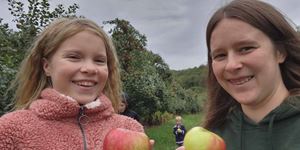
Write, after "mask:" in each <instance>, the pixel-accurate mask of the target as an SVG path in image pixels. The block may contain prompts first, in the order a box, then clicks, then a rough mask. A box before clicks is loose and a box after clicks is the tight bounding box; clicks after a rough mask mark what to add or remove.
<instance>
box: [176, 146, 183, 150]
mask: <svg viewBox="0 0 300 150" xmlns="http://www.w3.org/2000/svg"><path fill="white" fill-rule="evenodd" d="M176 150H184V146H180V147H178V148H177V149H176Z"/></svg>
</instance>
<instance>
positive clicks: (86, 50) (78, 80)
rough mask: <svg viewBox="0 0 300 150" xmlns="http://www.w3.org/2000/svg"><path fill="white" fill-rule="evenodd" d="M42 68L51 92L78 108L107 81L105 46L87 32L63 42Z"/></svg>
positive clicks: (100, 89) (96, 95)
mask: <svg viewBox="0 0 300 150" xmlns="http://www.w3.org/2000/svg"><path fill="white" fill-rule="evenodd" d="M43 66H44V71H45V73H46V75H47V76H49V77H50V78H51V81H52V86H53V88H54V89H55V90H57V91H58V92H60V93H62V94H64V95H67V96H70V97H72V98H74V99H75V100H76V101H78V103H79V104H86V103H89V102H92V101H93V100H95V99H96V98H97V97H98V96H99V94H100V93H101V92H102V91H103V89H104V87H105V84H106V81H107V78H108V66H107V56H106V48H105V44H104V42H103V40H102V39H101V38H100V37H99V36H97V35H96V34H94V33H92V32H90V31H82V32H79V33H77V34H75V35H74V36H72V37H70V38H68V39H67V40H65V41H64V42H63V43H62V44H61V45H60V46H59V47H58V49H57V50H56V52H55V53H54V54H53V56H52V57H51V58H50V59H48V60H44V64H43Z"/></svg>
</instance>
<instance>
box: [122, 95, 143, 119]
mask: <svg viewBox="0 0 300 150" xmlns="http://www.w3.org/2000/svg"><path fill="white" fill-rule="evenodd" d="M128 100H129V96H128V94H127V93H122V95H121V103H120V105H119V113H120V114H121V115H124V116H128V117H131V118H133V119H135V120H137V121H138V122H140V116H139V115H138V114H137V113H136V112H135V111H133V110H130V109H129V108H128Z"/></svg>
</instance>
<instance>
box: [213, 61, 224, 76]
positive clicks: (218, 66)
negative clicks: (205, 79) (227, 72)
mask: <svg viewBox="0 0 300 150" xmlns="http://www.w3.org/2000/svg"><path fill="white" fill-rule="evenodd" d="M211 67H212V71H213V73H214V75H215V77H216V78H217V79H218V78H220V77H221V73H222V65H221V64H220V63H215V62H213V63H212V66H211Z"/></svg>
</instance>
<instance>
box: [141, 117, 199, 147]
mask: <svg viewBox="0 0 300 150" xmlns="http://www.w3.org/2000/svg"><path fill="white" fill-rule="evenodd" d="M182 117H183V124H184V126H185V127H186V130H187V131H188V130H189V129H191V128H192V127H194V126H198V125H200V122H201V117H202V116H201V114H192V115H183V116H182ZM174 125H175V119H173V120H170V121H168V122H166V123H165V124H162V125H160V126H152V127H148V128H146V133H147V135H148V136H149V137H150V138H151V139H154V140H155V145H154V150H175V149H176V148H177V146H176V144H175V136H174V134H173V126H174Z"/></svg>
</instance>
